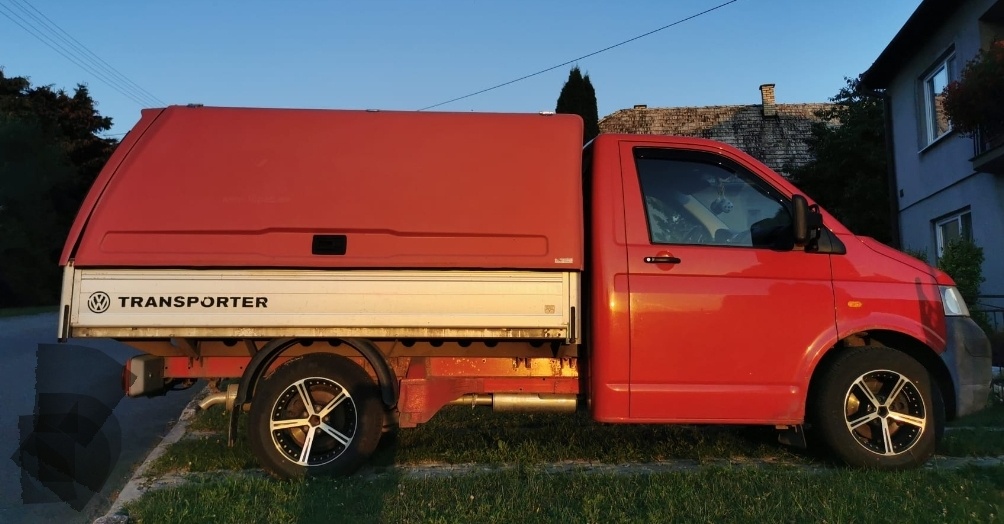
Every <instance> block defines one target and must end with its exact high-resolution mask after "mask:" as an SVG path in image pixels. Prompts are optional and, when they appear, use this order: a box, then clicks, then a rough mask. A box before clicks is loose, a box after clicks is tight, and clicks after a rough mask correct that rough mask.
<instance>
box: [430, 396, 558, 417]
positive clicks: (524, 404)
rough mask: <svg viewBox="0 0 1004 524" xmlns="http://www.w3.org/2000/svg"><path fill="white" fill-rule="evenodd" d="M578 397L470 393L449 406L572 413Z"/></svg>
mask: <svg viewBox="0 0 1004 524" xmlns="http://www.w3.org/2000/svg"><path fill="white" fill-rule="evenodd" d="M577 404H578V399H577V398H576V396H575V395H573V394H550V393H471V394H467V395H464V396H462V397H460V398H458V399H457V400H454V401H452V402H450V403H449V405H451V406H471V407H474V406H491V407H492V411H495V412H498V413H513V412H518V411H519V412H534V413H572V412H574V411H575V408H576V407H577Z"/></svg>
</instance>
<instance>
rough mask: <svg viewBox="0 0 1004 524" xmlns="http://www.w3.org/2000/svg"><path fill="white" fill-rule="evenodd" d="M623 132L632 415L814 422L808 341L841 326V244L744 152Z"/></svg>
mask: <svg viewBox="0 0 1004 524" xmlns="http://www.w3.org/2000/svg"><path fill="white" fill-rule="evenodd" d="M688 147H689V148H691V149H688V150H680V149H675V148H674V149H670V148H666V147H661V148H660V147H646V146H645V145H644V144H639V143H630V142H622V143H621V151H620V152H621V161H622V177H623V184H624V198H625V210H626V211H625V225H626V228H627V231H626V237H627V243H628V246H627V256H628V264H627V266H628V285H629V289H630V332H631V349H630V351H631V362H630V395H629V397H630V408H629V409H630V417H631V418H632V419H634V420H648V421H665V422H747V423H782V422H790V423H794V422H800V421H801V417H802V414H803V413H802V412H801V409H800V408H801V407H802V405H803V401H804V398H805V394H806V392H805V391H804V387H803V386H801V385H800V384H802V383H803V382H804V374H805V371H804V370H803V369H800V368H801V367H802V366H804V362H805V361H806V357H807V355H808V354H809V353H810V351H812V350H813V348H815V347H816V346H817V345H818V343H819V342H820V341H822V340H825V338H826V337H828V336H832V335H833V334H834V333H835V331H836V327H835V318H834V302H833V300H834V299H833V290H832V281H831V274H830V261H829V256H830V255H827V254H821V253H813V252H806V251H805V250H804V249H803V248H801V247H798V246H795V245H794V240H793V239H794V234H793V229H792V218H791V205H790V200H789V196H790V195H786V194H784V193H782V192H781V191H779V190H777V189H776V188H774V187H772V186H771V185H769V184H768V183H766V182H765V181H764V179H763V178H761V177H760V176H758V175H757V174H756V170H757V169H763V168H762V167H759V166H757V165H756V164H754V163H752V162H749V161H747V160H746V159H744V158H743V157H741V156H739V155H735V156H730V154H729V153H728V152H722V151H721V150H718V149H712V148H711V147H707V148H706V149H701V146H699V145H688Z"/></svg>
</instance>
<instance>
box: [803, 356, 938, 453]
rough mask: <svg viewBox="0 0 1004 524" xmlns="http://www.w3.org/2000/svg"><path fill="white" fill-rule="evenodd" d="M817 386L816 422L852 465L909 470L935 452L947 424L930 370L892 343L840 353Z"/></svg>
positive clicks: (830, 445)
mask: <svg viewBox="0 0 1004 524" xmlns="http://www.w3.org/2000/svg"><path fill="white" fill-rule="evenodd" d="M824 373H825V374H824V375H823V376H822V377H821V382H820V383H819V385H818V388H816V392H815V399H814V406H813V411H814V413H812V415H813V421H814V426H815V428H816V430H817V431H818V432H819V435H820V437H821V438H822V439H823V441H824V442H825V443H826V444H827V446H828V447H829V448H830V449H831V450H832V451H833V452H834V454H836V455H837V457H839V458H840V459H841V460H843V461H844V462H846V463H847V464H849V465H851V466H858V467H870V468H877V469H906V468H911V467H916V466H919V465H921V464H923V463H924V462H925V461H927V459H929V458H930V457H931V455H933V454H934V447H935V442H936V436H937V433H938V432H939V431H940V429H941V426H942V425H943V424H944V407H943V403H941V402H935V401H934V398H933V392H935V391H937V389H936V388H934V387H933V386H932V383H931V378H930V375H929V374H928V373H927V370H926V369H924V367H923V366H922V365H920V363H919V362H917V361H916V360H914V359H913V358H911V357H910V356H909V355H906V354H905V353H902V352H900V351H897V350H894V349H890V348H884V347H882V348H871V347H865V348H854V349H851V350H848V351H846V352H844V353H843V354H841V355H838V356H837V357H836V360H835V361H833V362H832V363H831V365H830V366H829V368H828V369H826V370H825V371H824Z"/></svg>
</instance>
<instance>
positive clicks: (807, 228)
mask: <svg viewBox="0 0 1004 524" xmlns="http://www.w3.org/2000/svg"><path fill="white" fill-rule="evenodd" d="M791 207H792V214H793V215H794V222H795V224H794V230H795V244H798V245H800V246H802V245H813V244H815V242H816V240H818V239H819V229H820V228H822V227H823V215H822V214H820V212H819V206H817V205H812V206H810V205H809V201H808V200H806V199H805V197H804V196H802V195H795V196H793V197H791Z"/></svg>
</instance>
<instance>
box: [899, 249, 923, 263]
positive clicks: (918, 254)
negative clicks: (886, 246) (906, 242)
mask: <svg viewBox="0 0 1004 524" xmlns="http://www.w3.org/2000/svg"><path fill="white" fill-rule="evenodd" d="M903 252H904V253H906V254H907V255H910V256H911V257H913V258H916V259H917V260H919V261H921V262H923V263H925V264H930V262H928V261H927V250H926V249H912V248H909V247H908V248H906V249H904V250H903Z"/></svg>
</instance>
